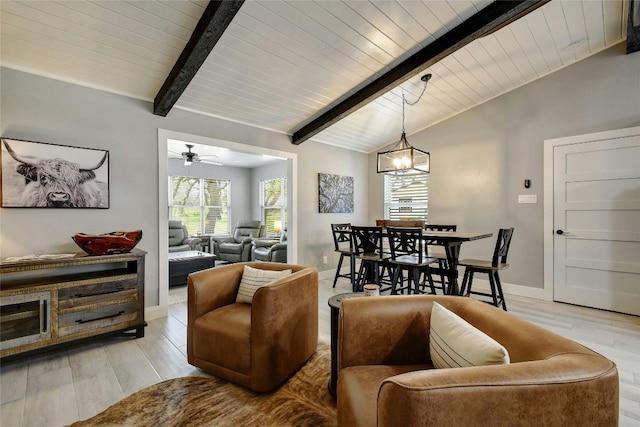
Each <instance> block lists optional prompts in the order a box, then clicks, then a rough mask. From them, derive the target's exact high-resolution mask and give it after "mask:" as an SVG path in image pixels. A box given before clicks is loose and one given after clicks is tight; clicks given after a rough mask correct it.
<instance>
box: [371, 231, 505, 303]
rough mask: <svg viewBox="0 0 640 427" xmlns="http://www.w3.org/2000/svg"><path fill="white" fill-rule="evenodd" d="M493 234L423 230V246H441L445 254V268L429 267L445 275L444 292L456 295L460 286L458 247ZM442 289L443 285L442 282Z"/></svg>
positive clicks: (385, 234) (384, 232) (432, 271)
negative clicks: (446, 284)
mask: <svg viewBox="0 0 640 427" xmlns="http://www.w3.org/2000/svg"><path fill="white" fill-rule="evenodd" d="M491 236H493V233H490V232H489V233H485V232H469V231H432V230H423V231H422V238H423V241H424V244H425V246H427V245H432V246H442V247H443V248H444V251H445V254H446V256H447V263H446V267H445V268H440V267H437V268H436V267H431V268H430V271H431V273H432V274H439V275H444V276H446V277H447V282H448V286H447V287H446V290H445V294H447V295H458V294H459V292H460V288H459V285H458V261H459V259H460V249H461V247H462V244H463V243H464V242H472V241H475V240H481V239H487V238H489V237H491ZM382 237H383V238H386V237H388V234H387V231H386V229H384V228H383V229H382ZM443 289H445V285H444V284H443Z"/></svg>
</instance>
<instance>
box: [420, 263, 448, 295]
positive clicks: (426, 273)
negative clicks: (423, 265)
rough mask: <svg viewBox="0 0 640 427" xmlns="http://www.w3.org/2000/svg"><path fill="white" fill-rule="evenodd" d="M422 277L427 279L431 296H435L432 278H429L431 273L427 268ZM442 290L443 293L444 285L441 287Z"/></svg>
mask: <svg viewBox="0 0 640 427" xmlns="http://www.w3.org/2000/svg"><path fill="white" fill-rule="evenodd" d="M424 276H425V278H426V279H427V281H428V282H429V287H430V288H431V293H432V294H433V295H435V294H436V286H435V285H434V284H433V277H431V272H430V271H429V267H427V269H426V270H425V271H424ZM443 280H444V279H443ZM442 289H443V292H444V285H443V288H442Z"/></svg>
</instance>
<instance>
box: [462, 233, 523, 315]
mask: <svg viewBox="0 0 640 427" xmlns="http://www.w3.org/2000/svg"><path fill="white" fill-rule="evenodd" d="M512 236H513V227H511V228H501V229H500V231H499V232H498V239H497V240H496V247H495V249H494V251H493V258H492V259H491V261H484V260H477V259H463V260H462V261H460V262H458V265H460V266H464V267H465V270H464V279H463V280H462V288H461V289H460V295H463V296H469V294H474V295H482V296H485V297H491V301H484V302H487V303H489V304H492V305H495V306H496V307H500V306H502V309H503V310H504V311H507V303H506V302H505V300H504V293H503V292H502V284H501V283H500V276H499V274H498V272H499V271H500V270H504V269H505V268H508V267H509V264H507V255H508V253H509V246H510V245H511V237H512ZM474 273H486V274H488V275H489V284H490V285H491V293H490V294H488V293H486V292H478V291H472V290H471V285H472V284H473V275H474Z"/></svg>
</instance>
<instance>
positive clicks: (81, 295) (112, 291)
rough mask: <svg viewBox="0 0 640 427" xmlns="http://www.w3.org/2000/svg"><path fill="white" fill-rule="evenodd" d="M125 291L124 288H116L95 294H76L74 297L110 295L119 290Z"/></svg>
mask: <svg viewBox="0 0 640 427" xmlns="http://www.w3.org/2000/svg"><path fill="white" fill-rule="evenodd" d="M122 291H124V288H115V289H113V290H110V291H106V292H95V293H93V294H75V295H74V298H85V297H95V296H98V295H109V294H115V293H118V292H122Z"/></svg>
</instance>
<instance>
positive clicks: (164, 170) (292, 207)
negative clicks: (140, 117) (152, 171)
mask: <svg viewBox="0 0 640 427" xmlns="http://www.w3.org/2000/svg"><path fill="white" fill-rule="evenodd" d="M169 139H176V140H179V141H188V142H193V143H195V144H202V145H213V146H216V147H223V148H228V149H230V150H234V151H241V152H244V153H251V154H267V155H270V156H274V157H282V158H285V159H288V160H291V178H292V179H291V181H292V182H287V193H288V194H287V199H288V200H287V205H288V206H287V210H288V212H287V215H288V216H289V218H290V221H289V222H288V223H287V233H288V234H287V236H288V237H287V239H288V241H289V242H290V244H289V245H287V260H288V262H289V263H291V264H296V263H297V261H298V250H297V246H298V245H297V244H296V243H297V240H298V238H297V236H298V194H297V192H298V188H297V183H298V155H297V154H296V153H290V152H288V151H280V150H273V149H270V148H264V147H257V146H252V145H246V144H240V143H237V142H231V141H225V140H221V139H215V138H210V137H206V136H200V135H192V134H188V133H183V132H176V131H171V130H166V129H158V306H155V307H154V306H152V307H147V309H146V310H145V315H147V313H148V315H149V319H152V318H157V317H164V316H166V315H167V313H168V306H167V302H168V298H169V243H168V242H169V230H168V228H167V223H168V222H169V180H168V176H169V170H168V163H169V161H168V159H169V156H168V154H167V153H168V152H167V141H168V140H169ZM163 313H164V314H163ZM154 316H155V317H154Z"/></svg>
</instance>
